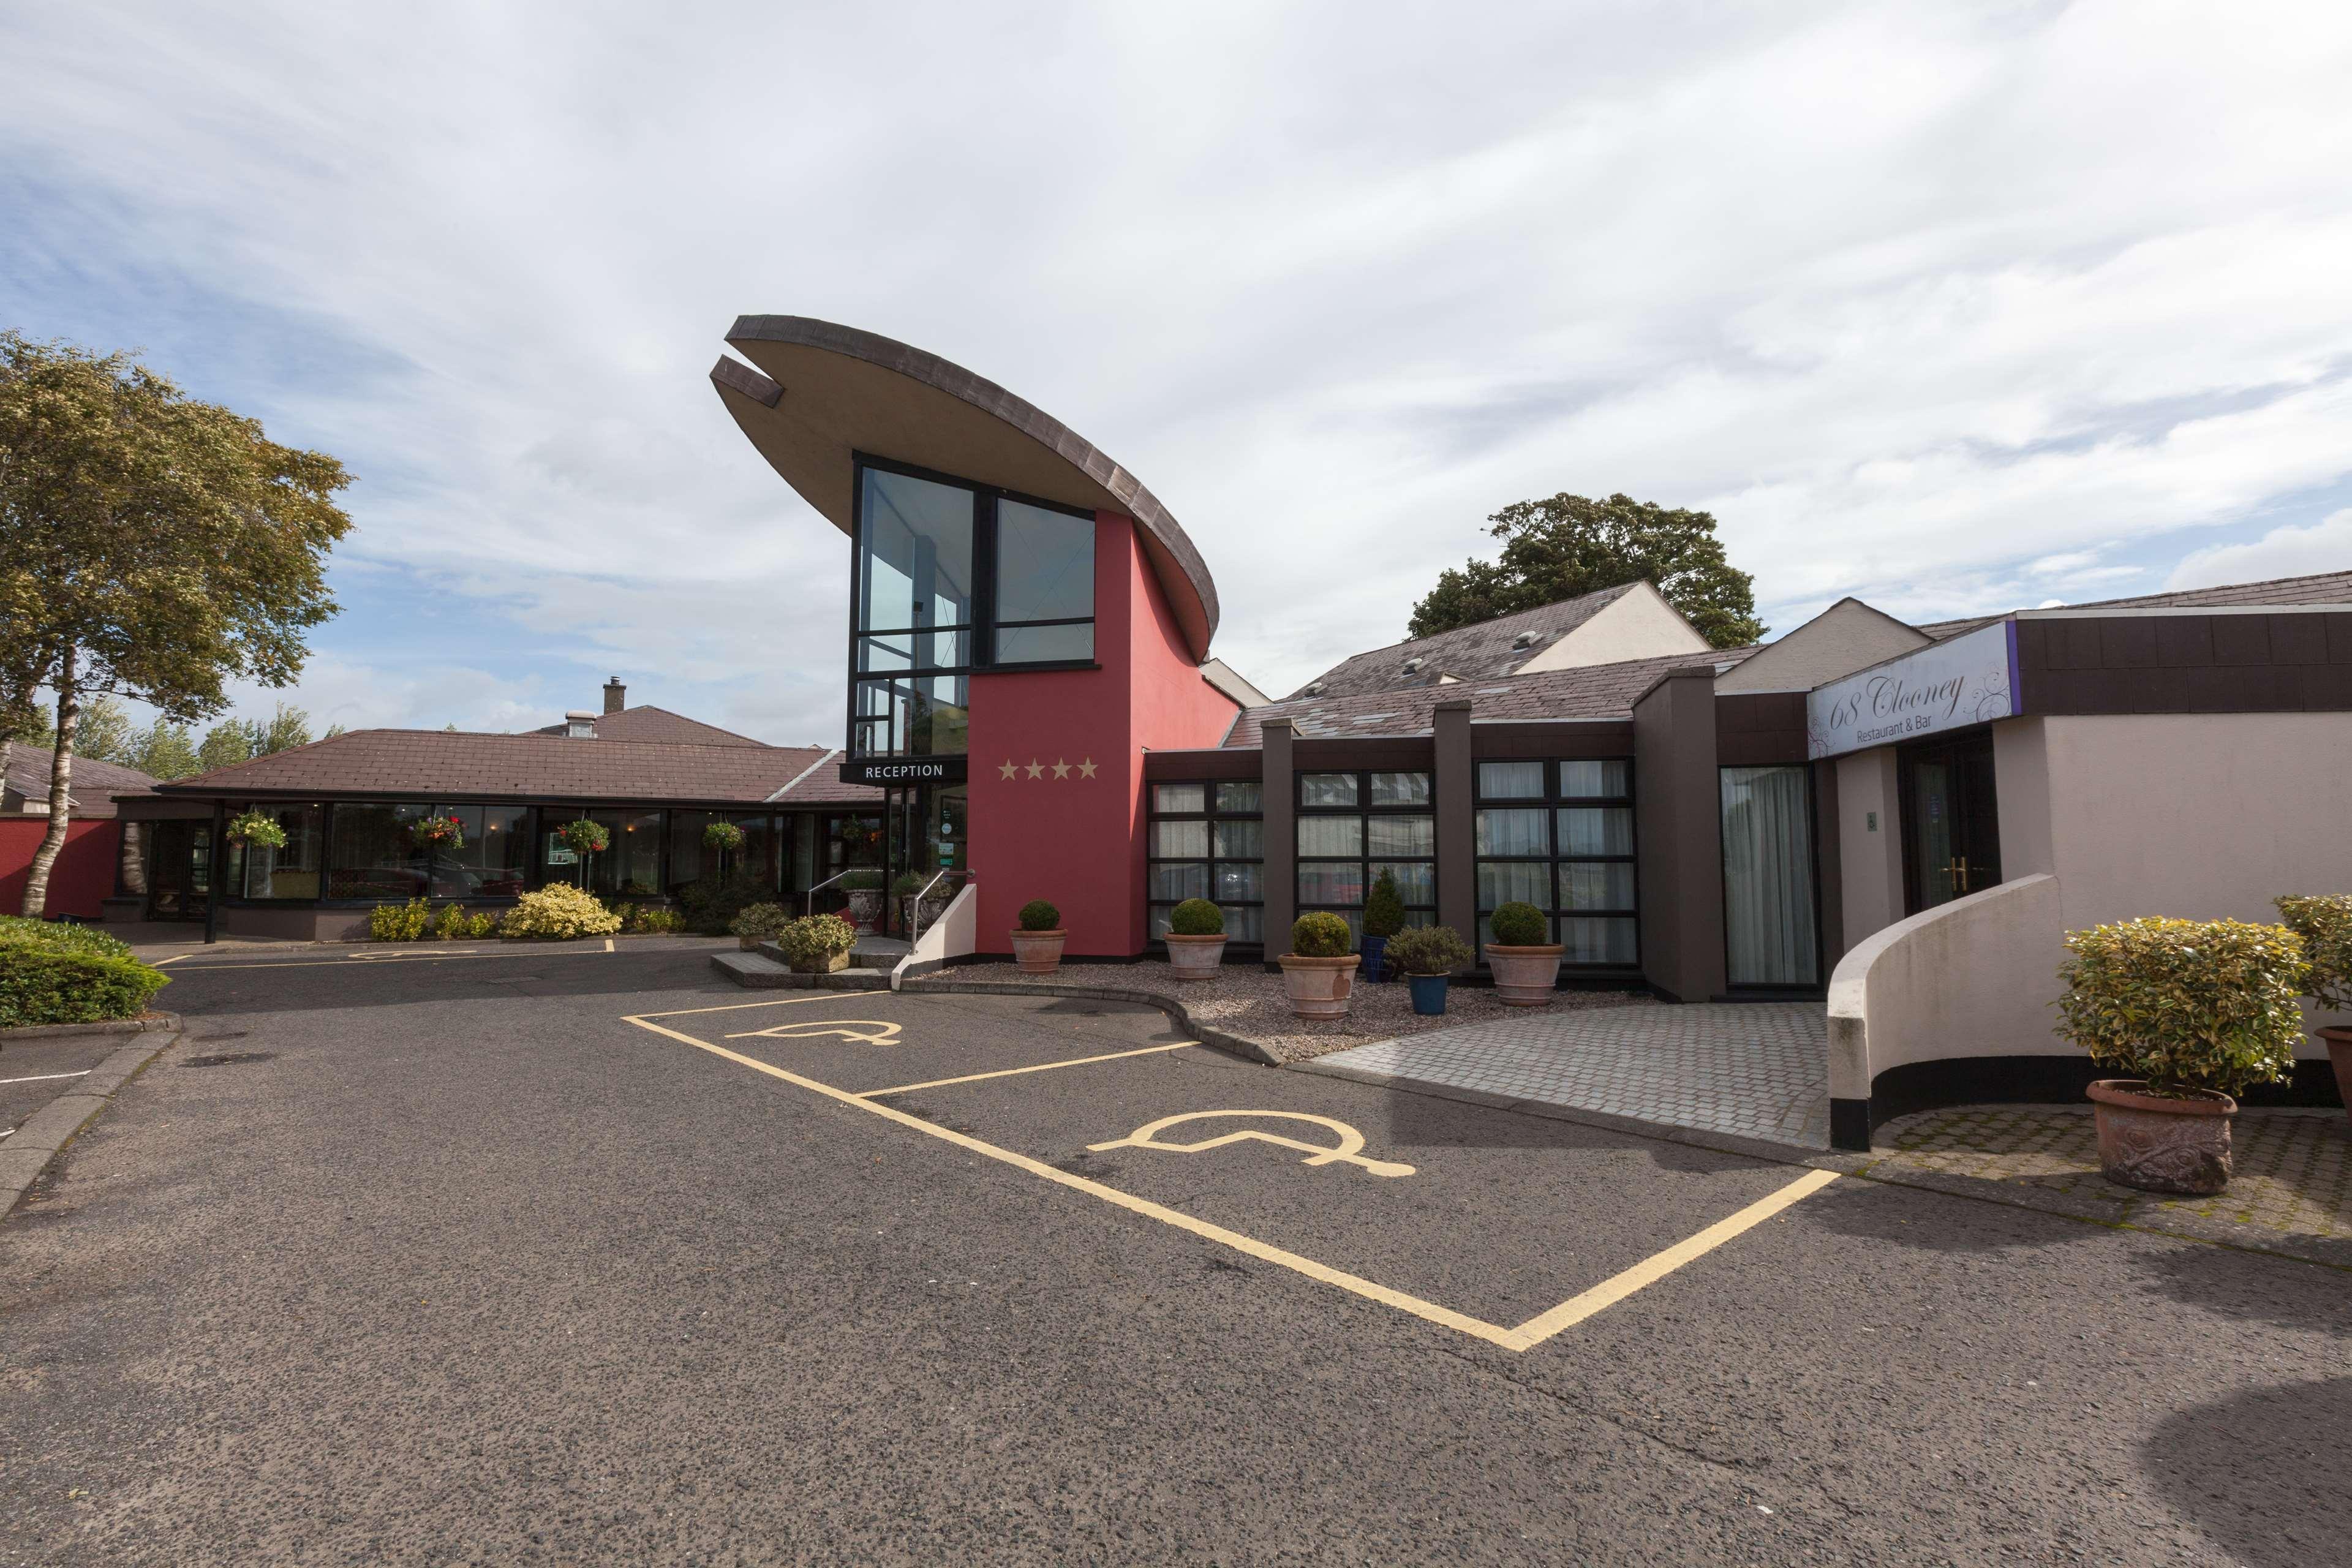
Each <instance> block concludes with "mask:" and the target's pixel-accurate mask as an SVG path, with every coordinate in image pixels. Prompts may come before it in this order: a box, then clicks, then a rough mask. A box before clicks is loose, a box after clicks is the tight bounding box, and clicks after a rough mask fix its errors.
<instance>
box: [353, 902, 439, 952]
mask: <svg viewBox="0 0 2352 1568" xmlns="http://www.w3.org/2000/svg"><path fill="white" fill-rule="evenodd" d="M432 929H433V906H432V905H431V904H430V903H428V902H427V901H426V900H423V899H411V900H408V901H407V902H406V903H404V904H378V905H376V906H375V908H373V909H372V910H368V940H369V941H370V942H419V941H422V940H423V939H424V936H425V932H426V931H430V930H432Z"/></svg>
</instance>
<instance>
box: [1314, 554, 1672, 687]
mask: <svg viewBox="0 0 2352 1568" xmlns="http://www.w3.org/2000/svg"><path fill="white" fill-rule="evenodd" d="M1635 586H1636V584H1632V583H1624V584H1619V585H1618V586H1617V587H1614V588H1603V589H1601V590H1600V591H1599V592H1598V593H1592V594H1585V595H1580V596H1579V597H1577V598H1573V599H1562V600H1560V601H1559V603H1557V604H1551V605H1537V606H1536V607H1535V608H1534V609H1532V610H1521V611H1519V612H1518V613H1517V615H1510V616H1496V617H1495V618H1494V619H1493V620H1491V621H1480V622H1479V623H1478V624H1477V625H1476V626H1457V627H1455V628H1454V630H1453V631H1450V632H1438V633H1436V634H1434V635H1433V636H1431V637H1412V638H1408V639H1407V640H1405V641H1403V642H1401V643H1391V644H1390V645H1389V646H1388V647H1376V648H1374V649H1372V650H1371V651H1370V652H1369V653H1360V654H1357V655H1355V656H1354V657H1353V658H1345V659H1342V660H1340V661H1339V663H1338V664H1335V665H1333V666H1332V667H1331V668H1328V669H1327V670H1325V671H1324V672H1323V673H1322V674H1320V675H1318V676H1317V677H1316V678H1315V679H1313V680H1310V681H1308V682H1307V685H1306V686H1302V687H1300V688H1299V689H1297V690H1296V691H1294V692H1292V693H1291V694H1290V696H1289V697H1286V698H1284V699H1283V700H1284V701H1286V702H1288V701H1291V700H1296V699H1297V698H1301V697H1304V696H1306V694H1307V688H1308V687H1312V686H1317V685H1319V686H1321V687H1322V690H1321V691H1320V692H1318V693H1317V695H1318V696H1321V697H1349V696H1353V695H1354V694H1356V693H1358V692H1362V691H1410V690H1412V689H1415V688H1417V687H1424V686H1435V685H1437V684H1439V682H1440V681H1441V679H1443V678H1444V677H1445V676H1449V675H1450V676H1452V677H1454V679H1456V680H1491V679H1495V678H1496V677H1498V676H1506V675H1509V674H1511V673H1513V672H1514V671H1516V670H1517V668H1519V666H1521V665H1523V664H1525V663H1527V662H1528V660H1529V659H1531V658H1535V657H1536V655H1538V654H1539V653H1541V652H1542V651H1543V650H1544V649H1546V648H1548V647H1550V646H1551V645H1552V644H1554V643H1556V642H1558V641H1559V639H1560V638H1562V637H1566V636H1567V635H1568V634H1569V633H1570V632H1572V631H1574V630H1575V629H1576V628H1577V627H1579V626H1582V625H1583V624H1584V623H1585V622H1587V621H1589V620H1591V618H1592V617H1593V616H1596V615H1599V614H1600V613H1601V611H1602V610H1605V609H1607V608H1608V607H1609V606H1610V605H1613V604H1615V603H1616V602H1617V601H1618V600H1619V599H1622V598H1623V597H1624V596H1625V595H1627V594H1628V593H1630V592H1632V591H1633V588H1634V587H1635ZM1522 633H1525V634H1527V635H1528V637H1529V638H1530V640H1529V641H1528V646H1527V647H1512V646H1511V645H1512V644H1513V643H1514V642H1516V641H1517V639H1518V637H1520V635H1521V634H1522ZM1414 658H1418V659H1420V660H1421V661H1422V662H1421V665H1420V667H1419V668H1416V669H1413V670H1412V671H1407V670H1406V669H1405V668H1404V666H1405V663H1406V661H1407V660H1409V659H1414Z"/></svg>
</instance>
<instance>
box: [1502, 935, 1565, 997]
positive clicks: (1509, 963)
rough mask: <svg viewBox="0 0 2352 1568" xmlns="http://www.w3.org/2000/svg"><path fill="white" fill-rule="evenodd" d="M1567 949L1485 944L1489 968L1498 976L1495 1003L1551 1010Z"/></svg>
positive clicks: (1555, 946) (1560, 947)
mask: <svg viewBox="0 0 2352 1568" xmlns="http://www.w3.org/2000/svg"><path fill="white" fill-rule="evenodd" d="M1567 951H1568V949H1566V948H1565V947H1562V946H1560V945H1559V944H1557V943H1555V944H1553V945H1552V946H1550V947H1503V946H1500V945H1498V944H1497V943H1495V942H1488V943H1487V944H1486V967H1487V968H1488V969H1489V970H1492V971H1493V972H1494V975H1495V1000H1496V1001H1497V1002H1500V1003H1503V1004H1505V1005H1507V1006H1512V1007H1548V1006H1549V1005H1551V999H1552V994H1553V988H1554V987H1555V986H1557V985H1558V984H1559V955H1560V954H1561V953H1563V952H1567Z"/></svg>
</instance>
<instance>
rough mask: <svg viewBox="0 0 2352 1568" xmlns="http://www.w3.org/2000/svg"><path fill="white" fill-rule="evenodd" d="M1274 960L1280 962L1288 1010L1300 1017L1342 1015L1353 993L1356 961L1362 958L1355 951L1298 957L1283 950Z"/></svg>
mask: <svg viewBox="0 0 2352 1568" xmlns="http://www.w3.org/2000/svg"><path fill="white" fill-rule="evenodd" d="M1278 962H1279V963H1281V965H1282V984H1283V986H1284V988H1285V989H1286V990H1287V991H1288V992H1289V993H1290V1010H1291V1011H1292V1012H1293V1013H1296V1014H1297V1015H1298V1016H1300V1017H1302V1018H1344V1017H1346V1016H1348V1003H1349V1000H1350V999H1351V998H1352V997H1353V996H1354V995H1355V994H1356V965H1357V964H1358V963H1360V962H1362V961H1361V960H1360V958H1359V957H1358V956H1357V955H1356V954H1355V953H1352V952H1350V953H1347V954H1345V955H1343V956H1341V957H1339V958H1302V957H1300V956H1299V955H1298V954H1297V953H1295V952H1286V953H1284V954H1283V955H1282V957H1281V958H1280V960H1278Z"/></svg>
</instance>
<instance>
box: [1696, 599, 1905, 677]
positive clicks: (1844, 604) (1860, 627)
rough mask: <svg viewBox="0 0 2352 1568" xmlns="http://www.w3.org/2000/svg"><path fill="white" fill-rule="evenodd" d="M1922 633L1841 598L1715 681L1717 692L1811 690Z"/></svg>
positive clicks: (1898, 650) (1892, 653)
mask: <svg viewBox="0 0 2352 1568" xmlns="http://www.w3.org/2000/svg"><path fill="white" fill-rule="evenodd" d="M1927 642H1928V639H1927V637H1926V635H1925V634H1923V633H1921V632H1919V631H1917V630H1916V629H1914V628H1913V627H1910V626H1905V625H1904V624H1903V623H1902V622H1901V621H1898V620H1896V619H1895V617H1894V616H1890V615H1887V614H1886V613H1885V612H1884V611H1881V610H1874V609H1872V608H1871V607H1870V606H1869V605H1865V604H1864V603H1863V602H1862V601H1861V600H1859V599H1841V600H1839V601H1838V602H1837V603H1836V604H1834V605H1831V606H1830V607H1829V608H1828V609H1826V610H1823V611H1822V613H1821V614H1820V615H1818V616H1814V617H1813V618H1812V619H1811V620H1810V621H1807V622H1806V623H1805V624H1804V625H1803V626H1799V627H1798V628H1797V629H1796V630H1794V631H1792V632H1790V633H1789V635H1788V636H1786V637H1782V638H1781V639H1780V641H1778V642H1773V643H1767V644H1765V645H1764V647H1763V648H1762V649H1761V650H1760V651H1759V652H1757V653H1754V654H1751V655H1749V656H1748V658H1746V659H1745V660H1743V661H1742V662H1740V663H1739V664H1737V665H1734V666H1733V667H1732V668H1729V669H1727V670H1725V671H1724V672H1723V674H1722V675H1720V676H1718V677H1717V679H1716V682H1715V689H1717V691H1810V690H1811V689H1813V688H1814V687H1816V686H1819V685H1821V684H1822V683H1823V682H1824V681H1831V680H1835V679H1838V678H1839V677H1840V676H1844V675H1852V674H1853V672H1854V671H1855V670H1857V669H1864V668H1868V667H1870V666H1871V665H1874V664H1877V663H1879V662H1880V661H1881V660H1884V659H1890V658H1895V657H1896V656H1897V655H1899V654H1906V653H1909V652H1910V651H1911V650H1912V649H1913V648H1920V647H1927Z"/></svg>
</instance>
